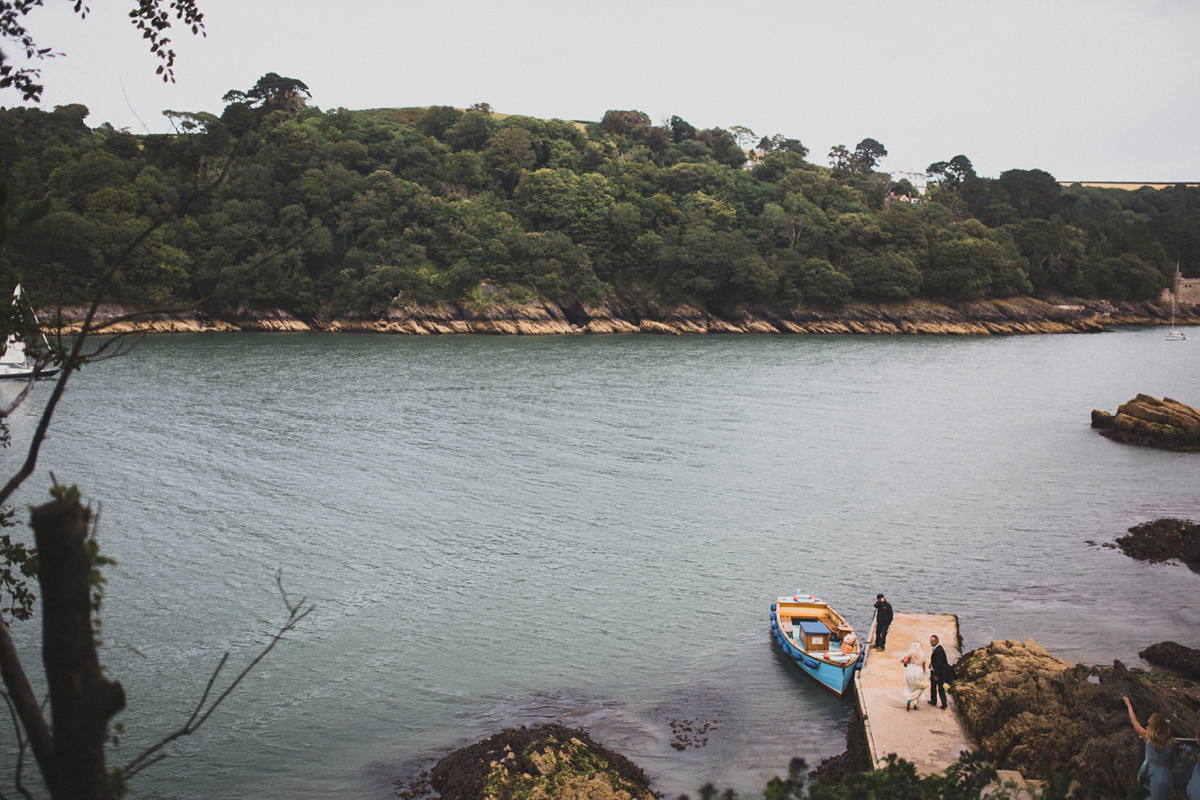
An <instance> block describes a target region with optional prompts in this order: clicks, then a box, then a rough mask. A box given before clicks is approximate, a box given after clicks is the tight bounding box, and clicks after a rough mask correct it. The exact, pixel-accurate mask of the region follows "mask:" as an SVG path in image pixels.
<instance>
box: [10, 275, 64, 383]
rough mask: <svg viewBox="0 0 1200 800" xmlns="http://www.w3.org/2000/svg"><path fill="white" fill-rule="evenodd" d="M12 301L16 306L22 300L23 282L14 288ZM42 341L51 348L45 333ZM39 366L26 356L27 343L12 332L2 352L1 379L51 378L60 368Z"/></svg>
mask: <svg viewBox="0 0 1200 800" xmlns="http://www.w3.org/2000/svg"><path fill="white" fill-rule="evenodd" d="M12 302H13V305H14V306H15V305H17V304H18V303H20V302H22V300H21V284H19V283H18V284H17V288H15V289H13V299H12ZM35 319H36V317H35ZM42 341H43V342H45V344H46V347H47V348H49V346H50V343H49V342H48V341H46V335H45V334H42ZM38 366H39V365H38V364H37V362H36V361H35V362H33V363H30V361H29V358H28V356H26V354H25V343H24V342H22V341H19V340H18V339H17V338H16V337H15V336H13V335H11V334H10V335H9V337H8V339H7V340H6V341H5V342H4V352H3V353H2V354H0V380H4V379H11V380H29V379H30V378H33V377H35V376H36V377H38V378H49V377H51V376H52V375H56V374H57V373H58V369H56V368H55V367H49V366H45V365H42V366H41V368H40V369H39V368H38Z"/></svg>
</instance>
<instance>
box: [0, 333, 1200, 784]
mask: <svg viewBox="0 0 1200 800" xmlns="http://www.w3.org/2000/svg"><path fill="white" fill-rule="evenodd" d="M1190 345H1191V343H1190V342H1187V343H1184V345H1183V346H1182V347H1181V346H1180V345H1179V344H1178V343H1172V344H1171V345H1164V343H1163V342H1162V340H1161V336H1160V335H1159V334H1158V333H1157V332H1155V331H1122V332H1118V333H1112V334H1105V335H1097V336H1036V337H1014V338H958V339H939V338H925V337H912V338H904V337H879V338H876V337H800V336H762V337H755V336H732V337H723V336H705V337H695V338H684V339H680V338H654V337H641V336H609V337H585V336H575V337H547V338H535V337H493V338H489V337H469V336H460V337H442V338H406V337H388V336H378V337H372V336H356V335H324V334H296V335H252V334H239V335H232V334H231V335H199V336H177V337H159V338H152V339H148V340H146V341H145V342H143V343H142V344H141V345H140V346H139V348H138V350H137V351H136V352H135V353H134V354H133V355H131V356H130V357H128V358H125V359H121V360H117V361H112V362H107V363H104V364H100V365H96V366H94V367H89V368H88V369H87V370H85V371H84V373H82V374H81V375H80V376H79V377H78V383H77V384H76V385H75V386H74V387H73V388H72V390H71V391H70V392H69V393H68V395H67V399H66V400H65V402H64V406H63V408H62V409H61V413H60V415H59V417H58V419H57V422H56V425H55V427H54V430H53V437H52V439H51V440H50V441H49V442H48V444H47V448H46V452H45V454H44V456H43V459H42V461H41V463H40V466H39V475H38V479H37V481H35V482H33V483H32V484H30V486H29V487H28V488H27V489H26V490H24V491H25V493H24V495H23V496H22V497H21V498H19V503H21V504H25V503H30V502H34V501H39V498H40V497H44V496H45V495H44V491H45V485H46V484H48V478H47V475H46V470H48V469H53V470H54V471H55V474H56V475H57V476H58V479H59V480H60V481H65V482H69V483H78V484H79V485H80V486H81V488H82V489H83V490H84V492H85V495H86V496H87V497H89V498H92V499H94V500H96V501H100V502H102V503H103V513H102V522H101V536H102V541H103V544H104V548H105V551H106V552H108V553H110V554H112V555H114V556H115V557H116V558H117V559H118V561H119V567H118V568H116V569H114V570H112V571H111V573H110V582H109V588H108V595H107V597H108V600H107V602H106V604H105V615H104V616H105V628H104V630H105V639H106V646H105V648H104V652H103V658H104V660H105V662H106V664H107V665H108V667H109V670H110V673H111V674H112V675H114V676H115V677H118V678H119V679H120V680H121V681H122V682H123V684H124V686H125V688H126V691H127V692H128V694H129V696H130V705H129V709H128V710H127V711H126V712H125V713H124V714H123V720H124V722H125V724H126V726H127V728H128V729H129V733H128V735H127V736H126V737H125V738H124V743H123V744H122V747H121V751H122V754H126V755H122V756H118V758H116V759H114V763H117V762H120V761H121V760H122V758H125V757H131V756H132V755H133V754H135V753H136V752H137V751H138V749H139V746H140V745H143V744H144V743H145V742H148V741H152V740H153V739H154V738H155V737H156V735H161V734H162V733H163V732H165V731H166V730H167V729H169V728H170V727H171V725H172V724H178V722H179V721H180V720H181V719H182V718H183V717H184V716H186V714H187V713H189V712H190V708H191V704H192V703H193V702H194V700H195V698H197V697H198V695H199V693H200V691H201V690H202V689H203V684H204V681H205V680H206V678H207V675H208V672H209V670H211V668H212V667H213V666H214V665H215V664H216V662H217V660H218V659H219V658H220V654H221V653H222V652H224V651H225V650H230V651H232V653H233V656H232V659H233V661H234V662H235V665H239V664H242V663H244V662H245V661H246V659H248V658H249V657H250V656H251V654H252V653H253V652H254V649H255V647H257V646H260V645H261V644H262V643H263V642H264V641H265V639H266V636H267V634H268V631H269V629H270V626H271V624H272V623H273V622H274V621H275V620H278V619H280V618H281V617H282V615H283V614H282V606H281V604H280V603H279V600H278V597H277V596H276V595H275V589H274V583H273V576H274V573H275V571H276V569H278V568H280V567H282V569H283V571H284V579H285V582H286V585H287V587H288V589H289V590H290V591H291V592H293V593H295V594H296V595H301V594H303V595H306V596H307V597H308V598H309V599H310V600H312V601H314V602H316V603H317V605H318V609H317V611H316V612H315V614H314V615H313V616H312V617H310V619H309V620H307V621H306V622H305V624H304V625H303V627H302V629H301V630H300V631H298V632H297V633H296V634H295V635H293V636H291V637H289V641H288V642H286V643H285V644H284V645H283V646H281V648H280V649H279V650H277V651H276V652H275V653H272V655H271V657H270V658H269V660H268V661H267V662H265V663H264V664H263V666H262V667H261V668H260V669H259V670H258V671H256V672H255V673H254V674H253V675H252V676H251V678H250V679H249V680H248V681H247V683H246V684H245V686H244V687H243V688H242V689H241V690H240V691H239V692H238V693H237V694H236V695H234V697H233V698H232V699H231V701H230V704H229V706H228V707H227V708H225V709H223V710H222V711H221V712H220V713H218V714H217V715H216V717H214V719H213V721H212V723H211V724H210V727H209V728H207V729H205V730H202V732H201V734H199V735H197V736H196V737H193V738H192V739H190V740H186V741H183V742H182V743H180V744H179V745H178V746H176V747H175V749H174V751H173V756H172V758H171V759H169V760H168V761H167V762H165V763H163V764H160V765H158V766H156V767H155V768H154V769H153V770H151V771H150V772H149V773H147V774H146V775H145V776H143V777H144V780H142V779H141V778H139V782H138V783H137V784H136V785H135V786H134V791H133V793H132V795H131V796H132V797H139V796H141V797H156V798H157V797H187V798H193V797H194V798H217V797H222V798H224V797H232V796H240V797H254V798H259V797H261V798H297V797H313V798H316V797H328V796H335V795H336V796H339V797H363V798H377V797H380V798H381V797H388V796H391V793H392V787H393V785H394V782H395V781H396V780H398V779H401V778H403V777H404V776H405V775H406V774H408V773H409V772H410V771H411V770H412V769H413V768H414V767H419V766H420V765H421V764H426V763H427V762H428V761H429V760H430V759H433V758H436V756H437V755H439V754H441V753H444V752H446V751H447V750H448V749H450V748H453V747H455V746H457V745H460V744H463V743H465V742H468V741H473V740H475V739H478V738H481V737H482V736H485V735H487V734H490V733H492V732H494V731H495V730H498V729H499V728H500V727H503V726H505V725H511V724H521V723H526V724H528V723H531V722H539V721H550V720H561V721H563V722H565V723H566V724H569V725H571V724H575V725H579V726H582V727H588V728H589V729H591V730H592V731H593V733H594V735H595V736H596V738H597V739H598V740H599V741H601V742H603V743H604V744H606V745H607V746H609V747H612V748H614V749H616V750H619V751H621V752H624V753H626V754H627V755H629V756H630V757H632V758H633V759H634V760H635V761H636V762H637V763H638V764H639V765H641V766H642V767H643V768H644V769H646V771H647V772H648V773H649V774H651V775H652V776H654V777H655V778H656V780H657V787H658V788H659V789H660V790H662V791H666V792H669V793H672V794H674V793H678V792H682V791H688V792H694V791H695V789H696V788H697V787H699V786H700V785H702V784H703V783H705V782H708V781H711V782H713V783H714V784H716V785H718V786H732V787H733V788H736V789H737V790H738V791H739V792H743V793H751V794H753V793H755V792H757V791H759V790H761V788H762V786H763V784H764V783H765V781H766V779H767V778H769V777H770V776H771V775H774V774H782V773H784V772H785V771H786V769H787V764H788V761H789V759H790V758H791V757H793V756H803V757H804V758H806V759H807V760H808V761H809V762H810V763H815V762H817V761H819V760H820V759H821V758H822V757H825V756H828V755H832V754H834V753H837V752H840V751H841V749H842V734H843V729H844V725H845V722H846V713H847V709H848V706H847V705H843V704H841V703H839V702H838V701H836V700H834V699H833V698H831V697H829V696H827V695H826V694H824V693H823V692H822V691H821V690H820V689H819V688H818V687H816V686H815V684H813V683H812V682H811V681H810V680H809V679H807V678H806V677H805V676H803V675H801V674H800V673H799V672H798V670H796V669H795V668H794V667H792V666H791V665H790V664H789V663H788V662H787V660H786V659H785V658H783V657H782V656H781V654H780V653H779V652H778V651H777V649H775V648H774V647H773V645H772V643H771V639H770V636H769V631H768V625H767V607H768V605H769V603H770V602H771V599H772V598H773V597H774V596H775V595H777V594H778V593H781V592H787V591H794V590H797V589H803V590H804V591H806V592H807V591H811V592H814V593H816V594H819V595H821V596H823V597H824V598H825V599H827V600H829V601H830V602H831V603H832V604H833V605H834V606H835V607H836V608H837V609H838V610H839V611H840V612H841V613H842V614H843V615H844V616H846V617H847V618H848V619H849V620H850V621H851V622H852V623H853V624H855V625H856V626H858V627H859V628H860V629H862V628H865V627H866V626H868V625H869V624H870V613H871V603H872V602H873V600H874V596H875V594H876V592H878V591H885V592H886V593H887V594H888V597H889V599H890V600H891V601H892V602H893V604H894V605H895V606H896V608H897V610H906V609H907V610H919V611H939V612H951V613H957V614H958V615H959V619H960V622H961V626H962V634H963V639H964V647H965V648H966V649H971V648H973V647H977V646H979V645H981V644H984V643H986V642H988V641H991V640H993V639H997V638H1019V639H1024V638H1027V637H1030V636H1032V637H1034V638H1036V639H1037V640H1038V641H1039V642H1040V643H1042V644H1043V645H1045V646H1046V647H1047V648H1048V649H1050V650H1051V651H1052V652H1054V653H1055V654H1056V655H1059V656H1062V657H1064V658H1067V659H1070V660H1074V661H1089V662H1109V661H1111V660H1112V659H1113V658H1120V659H1122V660H1123V661H1126V662H1127V663H1135V662H1136V661H1137V655H1136V653H1137V651H1138V650H1139V649H1142V648H1144V647H1145V646H1146V645H1148V644H1151V643H1153V642H1156V641H1161V640H1164V639H1177V640H1187V639H1188V638H1189V636H1190V635H1192V634H1194V631H1195V630H1196V629H1197V627H1198V624H1200V603H1198V602H1197V600H1196V599H1195V598H1196V597H1197V596H1200V595H1198V593H1197V592H1196V583H1195V581H1196V576H1195V575H1193V574H1191V573H1190V572H1188V571H1187V570H1184V569H1181V568H1171V567H1169V566H1166V565H1146V564H1142V563H1138V562H1134V561H1131V560H1129V559H1126V558H1124V557H1123V556H1121V555H1120V554H1119V553H1117V552H1114V551H1112V550H1107V549H1103V548H1100V547H1093V546H1088V545H1087V544H1086V540H1088V539H1092V540H1096V541H1111V540H1112V539H1113V538H1114V537H1115V536H1117V535H1119V534H1121V533H1122V532H1123V531H1124V529H1125V528H1127V527H1129V526H1130V525H1132V524H1135V523H1138V522H1143V521H1145V520H1148V519H1152V518H1156V517H1160V516H1182V517H1192V518H1195V517H1197V516H1198V513H1197V508H1196V502H1197V501H1196V492H1195V487H1196V485H1198V483H1200V480H1198V479H1200V466H1198V465H1200V461H1197V459H1196V458H1195V456H1194V455H1189V454H1173V453H1163V452H1158V451H1153V450H1145V449H1140V448H1134V447H1129V446H1125V445H1119V444H1116V443H1113V442H1110V441H1108V440H1107V439H1104V438H1102V437H1100V436H1098V435H1096V434H1095V433H1094V432H1093V431H1091V430H1090V428H1089V426H1088V422H1089V414H1090V412H1091V410H1092V409H1093V408H1104V409H1107V410H1110V411H1111V410H1114V409H1115V408H1116V406H1117V405H1118V404H1120V403H1122V402H1124V401H1125V400H1127V399H1129V398H1130V397H1132V396H1133V395H1134V394H1136V393H1137V392H1146V393H1149V394H1155V395H1158V396H1162V395H1169V396H1172V397H1175V398H1176V399H1179V400H1181V401H1183V402H1187V403H1190V404H1192V405H1200V370H1197V369H1196V362H1197V359H1198V358H1200V351H1196V350H1195V348H1192V347H1191V346H1190ZM47 391H48V389H47V387H45V386H40V387H39V388H38V392H39V394H38V397H39V398H44V397H45V396H46V393H47ZM31 424H32V423H31V421H30V420H29V418H28V417H19V418H17V419H16V420H14V422H13V427H14V437H15V438H17V440H18V441H20V437H21V436H22V435H25V434H26V433H27V431H28V430H29V428H30V427H31ZM3 458H4V463H5V466H6V468H7V467H9V466H10V465H11V464H12V463H14V462H15V454H14V453H13V452H12V451H10V452H7V453H5V454H4V455H3ZM32 630H33V629H31V628H26V629H25V630H20V629H18V635H25V636H27V637H28V636H32ZM26 652H27V653H29V650H28V640H26ZM30 656H31V657H32V658H33V662H34V663H36V654H32V653H30ZM686 720H692V721H695V720H705V721H711V722H713V723H715V725H714V726H713V727H712V729H711V730H709V731H708V732H706V737H707V742H706V743H705V744H704V745H703V746H701V747H693V746H686V747H685V748H684V749H682V750H680V749H676V748H674V747H672V746H671V745H672V742H677V741H678V740H677V739H676V738H675V734H676V732H677V729H678V725H679V724H681V723H682V722H683V721H686ZM673 722H675V723H676V727H672V723H673Z"/></svg>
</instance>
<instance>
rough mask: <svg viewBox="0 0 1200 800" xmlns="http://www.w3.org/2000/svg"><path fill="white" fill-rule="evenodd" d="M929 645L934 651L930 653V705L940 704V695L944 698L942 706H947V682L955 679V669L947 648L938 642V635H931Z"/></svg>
mask: <svg viewBox="0 0 1200 800" xmlns="http://www.w3.org/2000/svg"><path fill="white" fill-rule="evenodd" d="M929 646H930V647H932V648H933V652H932V653H930V654H929V705H931V706H936V705H937V704H938V702H937V701H938V695H941V698H942V708H945V707H946V684H947V683H949V682H950V681H952V680H954V670H953V669H951V668H950V661H949V660H948V659H947V658H946V648H944V647H942V646H941V645H940V644H938V637H936V636H930V637H929Z"/></svg>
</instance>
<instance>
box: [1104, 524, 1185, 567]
mask: <svg viewBox="0 0 1200 800" xmlns="http://www.w3.org/2000/svg"><path fill="white" fill-rule="evenodd" d="M1117 547H1119V548H1121V552H1122V553H1124V554H1125V555H1127V556H1129V557H1130V558H1136V559H1138V560H1140V561H1149V562H1151V563H1155V564H1157V563H1160V562H1163V561H1182V562H1183V563H1184V564H1186V565H1187V566H1188V567H1190V568H1191V570H1192V572H1200V525H1197V524H1196V523H1195V522H1192V521H1191V520H1187V519H1156V520H1154V521H1153V522H1143V523H1142V524H1141V525H1134V526H1133V527H1132V528H1130V529H1129V533H1128V534H1126V535H1125V536H1121V537H1119V538H1118V539H1117Z"/></svg>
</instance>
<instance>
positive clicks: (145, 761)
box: [124, 570, 316, 778]
mask: <svg viewBox="0 0 1200 800" xmlns="http://www.w3.org/2000/svg"><path fill="white" fill-rule="evenodd" d="M275 584H276V586H278V587H279V594H280V597H281V598H282V599H283V605H284V608H286V609H287V611H288V616H287V619H285V620H284V621H283V624H282V625H280V626H279V629H278V630H277V631H276V632H275V634H274V635H273V636H272V637H271V641H270V642H268V643H267V646H266V647H264V648H263V649H262V650H261V651H260V652H259V654H258V655H257V656H255V657H254V659H253V660H252V661H251V662H250V663H249V664H247V665H246V667H245V668H244V669H243V670H242V671H241V672H239V673H238V675H237V677H236V678H234V679H233V682H231V683H230V684H229V686H227V687H226V688H225V691H223V692H221V694H220V695H218V696H217V698H216V699H215V700H214V701H213V702H212V703H211V704H210V705H208V707H207V708H205V704H206V703H207V702H208V698H209V696H210V695H211V694H212V690H213V686H214V685H215V684H216V681H217V677H218V676H219V675H220V673H221V670H222V669H223V668H224V667H225V663H226V662H227V661H228V660H229V653H228V652H226V653H225V654H224V655H223V656H222V657H221V661H220V663H219V664H217V668H216V669H214V670H213V673H212V675H210V676H209V679H208V684H207V685H206V686H205V687H204V693H203V694H202V695H201V696H200V700H199V702H197V703H196V707H195V709H194V710H193V711H192V715H191V716H190V717H188V720H187V722H185V723H184V724H183V725H182V726H181V727H179V728H178V729H176V730H175V731H173V732H172V733H169V734H167V735H166V736H164V737H163V738H162V739H160V740H159V741H158V742H156V743H155V744H154V745H152V746H150V747H149V748H147V749H146V750H145V751H144V752H143V753H142V754H141V755H139V756H138V757H137V758H135V759H133V760H132V761H130V762H129V763H128V764H126V765H125V769H124V772H125V777H126V778H129V777H132V776H133V775H136V774H138V773H139V772H141V771H142V770H144V769H145V768H146V767H149V766H151V765H152V764H156V763H158V762H159V761H161V760H162V759H164V758H166V754H165V753H159V752H158V751H159V750H161V749H162V748H164V747H166V746H167V745H168V744H170V743H171V742H173V741H175V740H176V739H179V738H181V737H183V736H190V735H191V734H193V733H195V732H196V730H197V729H198V728H199V727H200V726H201V725H203V724H204V723H205V722H207V721H208V718H209V717H211V716H212V714H213V712H214V711H216V710H217V708H218V707H220V705H221V704H222V703H223V702H225V698H227V697H229V695H230V694H232V693H233V690H234V689H236V688H237V687H238V684H240V683H241V682H242V680H243V679H244V678H245V677H246V676H247V675H249V674H250V672H251V671H252V670H253V669H254V668H255V667H256V666H258V663H259V662H260V661H262V660H263V659H264V658H266V656H267V653H270V652H271V650H272V649H273V648H274V647H275V645H277V644H278V643H279V641H280V640H281V639H283V637H284V636H285V635H286V634H287V633H288V631H290V630H292V629H293V628H295V627H296V626H297V625H299V624H300V622H301V620H303V619H304V618H305V617H307V616H308V615H309V614H310V613H311V612H312V611H313V609H315V608H316V606H315V605H308V606H306V605H305V603H306V599H305V598H301V599H300V600H299V601H298V602H296V603H292V602H291V601H290V600H289V599H288V595H287V591H286V590H285V589H284V588H283V570H280V571H279V572H277V573H276V574H275Z"/></svg>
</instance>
